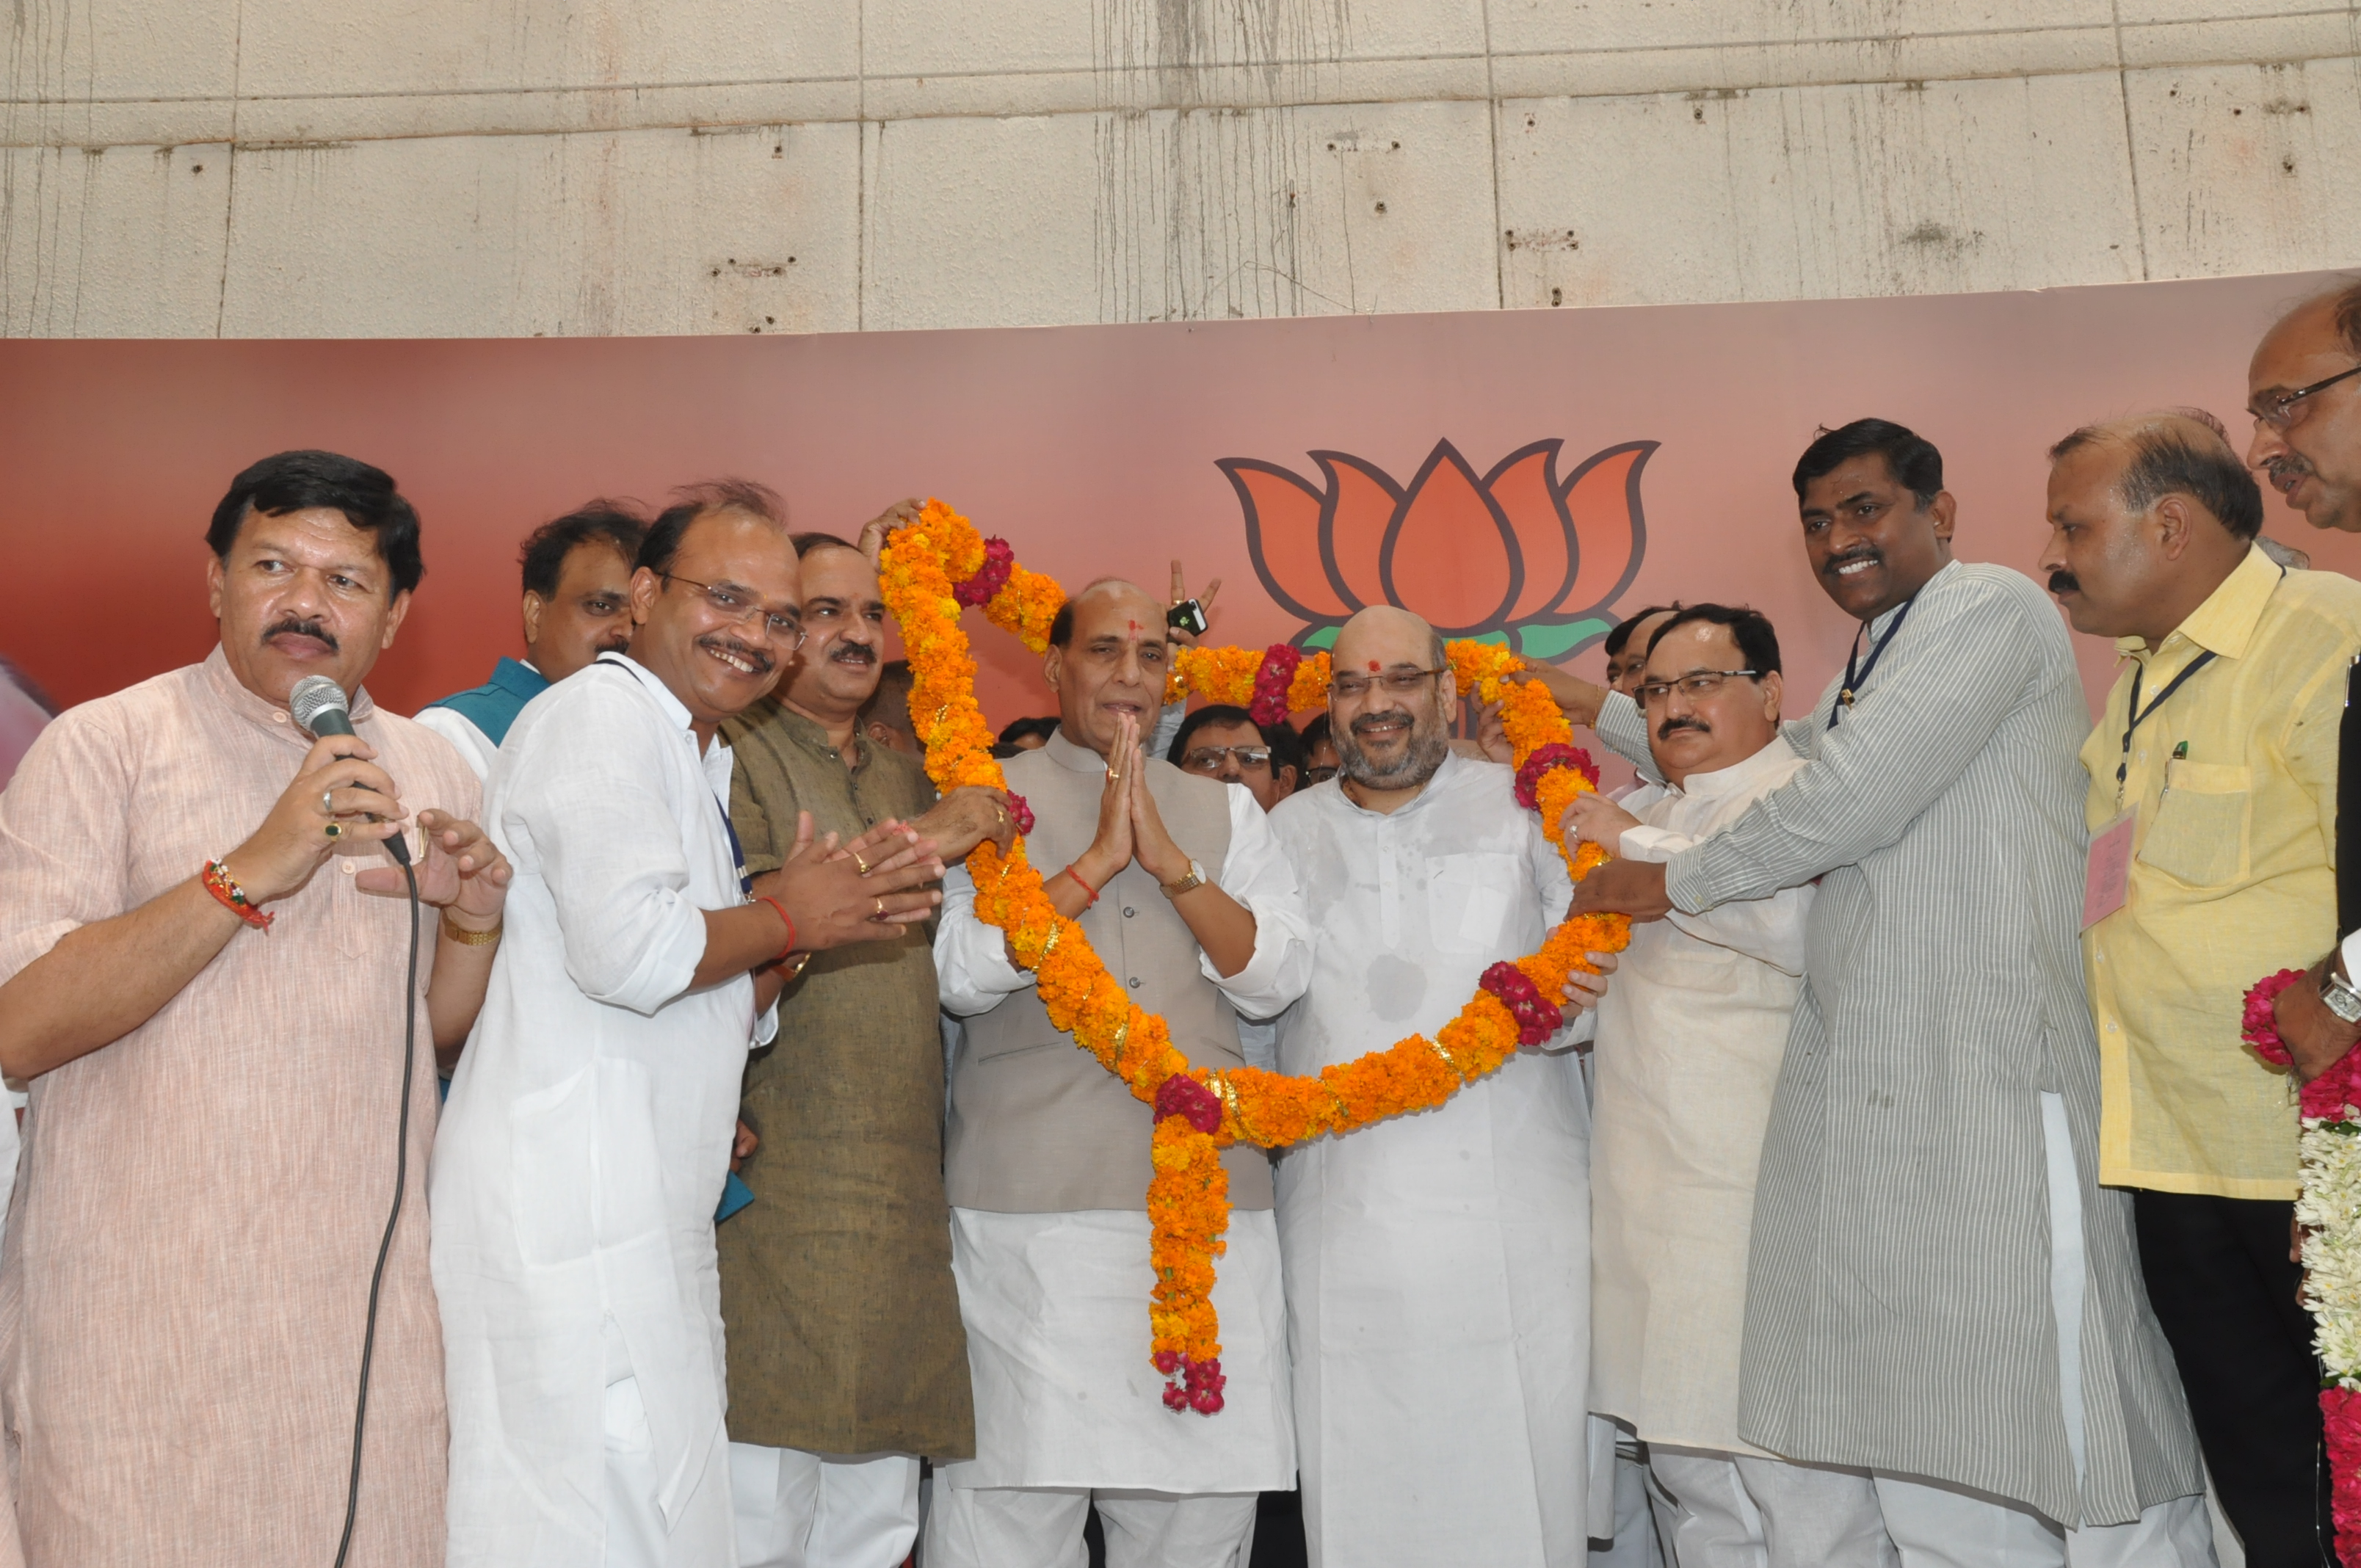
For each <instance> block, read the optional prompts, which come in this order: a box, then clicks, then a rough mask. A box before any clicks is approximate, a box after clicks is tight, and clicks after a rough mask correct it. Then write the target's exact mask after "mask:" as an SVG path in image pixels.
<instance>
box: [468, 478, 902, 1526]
mask: <svg viewBox="0 0 2361 1568" xmlns="http://www.w3.org/2000/svg"><path fill="white" fill-rule="evenodd" d="M801 598H802V585H801V581H800V578H799V576H798V574H797V572H796V554H795V550H794V548H793V546H792V545H791V544H790V543H789V542H788V538H787V533H786V529H785V525H784V524H783V523H782V522H781V521H779V504H778V500H777V498H775V497H774V496H773V495H772V494H771V493H770V492H769V491H768V490H765V489H763V488H762V487H760V486H757V485H752V484H748V483H746V482H744V481H742V480H728V481H722V482H719V483H716V484H710V485H703V486H697V487H694V488H690V489H688V490H685V491H683V492H682V494H681V499H680V500H679V502H678V504H676V505H675V506H673V507H671V508H669V509H668V510H665V511H664V513H663V515H661V516H660V517H658V518H657V519H656V521H655V522H654V523H653V525H652V526H651V527H650V529H649V531H648V535H647V538H646V540H645V541H644V542H643V543H642V546H641V549H640V554H639V560H638V564H637V566H636V568H635V570H634V571H633V572H632V574H631V620H632V623H633V626H634V630H633V633H632V637H631V651H630V652H629V653H628V654H623V653H613V652H609V653H606V654H602V655H601V656H600V657H599V658H598V661H597V662H596V663H592V664H591V665H590V666H589V667H588V668H587V669H584V670H582V671H580V672H578V673H577V674H575V675H574V676H572V677H571V678H569V679H567V680H565V681H562V682H560V683H558V684H557V685H554V686H552V687H551V688H550V689H549V690H547V691H545V692H544V693H542V694H541V695H540V696H537V697H535V698H533V701H531V702H530V703H528V704H526V705H525V708H524V711H523V712H522V714H520V715H519V716H518V718H517V720H516V723H515V725H514V726H513V727H512V728H511V729H510V731H509V735H508V739H507V740H505V741H504V742H503V743H502V745H501V748H500V756H499V759H498V760H497V761H496V762H494V763H493V765H492V775H491V780H490V784H489V789H488V791H487V795H486V808H485V816H486V819H487V822H488V825H489V830H490V832H491V835H492V839H493V841H494V842H495V843H496V844H497V845H499V846H500V849H501V850H502V851H503V852H504V853H505V854H506V855H507V856H508V857H509V860H510V861H511V864H513V865H514V867H515V868H516V875H515V882H514V883H513V885H512V887H511V892H510V895H509V900H508V904H507V910H506V918H507V924H508V933H507V938H506V940H505V941H503V942H502V943H501V945H500V953H499V957H498V959H496V960H495V962H494V964H493V967H492V974H491V982H490V987H489V993H488V994H487V996H486V998H485V1002H484V1007H483V1012H482V1013H481V1014H480V1015H479V1017H478V1021H477V1025H476V1029H475V1032H474V1034H473V1035H472V1036H470V1038H469V1041H468V1047H467V1052H466V1054H465V1055H464V1056H463V1057H462V1058H460V1063H459V1069H458V1072H457V1073H456V1076H455V1078H454V1079H453V1080H452V1085H451V1098H450V1102H449V1103H448V1105H447V1107H446V1108H445V1112H444V1113H443V1122H442V1127H441V1131H440V1134H439V1135H438V1137H437V1140H436V1143H435V1149H434V1169H433V1173H432V1177H431V1181H430V1187H431V1199H432V1201H431V1205H430V1208H431V1213H432V1216H433V1218H432V1233H433V1263H434V1288H435V1295H436V1298H437V1299H438V1301H439V1302H440V1305H441V1308H442V1318H443V1347H444V1356H445V1385H446V1387H447V1390H448V1396H449V1404H450V1517H449V1542H448V1556H447V1561H448V1563H450V1564H451V1565H452V1568H517V1565H519V1564H533V1565H534V1568H737V1564H738V1552H737V1545H736V1541H735V1539H734V1531H733V1529H732V1520H731V1512H730V1464H729V1458H728V1438H727V1434H726V1432H725V1431H724V1429H723V1420H722V1411H723V1407H724V1403H725V1398H726V1393H725V1388H724V1383H723V1354H722V1352H723V1345H722V1324H721V1316H720V1310H719V1288H718V1280H717V1277H716V1273H717V1271H716V1266H715V1261H714V1219H713V1216H714V1210H715V1207H716V1205H717V1203H718V1201H719V1199H720V1196H721V1190H722V1184H723V1180H724V1179H725V1177H726V1176H727V1174H728V1171H729V1166H730V1154H731V1146H732V1141H733V1140H732V1135H733V1133H734V1130H735V1127H736V1123H737V1112H738V1105H739V1091H740V1080H741V1076H742V1074H743V1072H744V1069H745V1066H746V1055H747V1049H748V1047H749V1045H750V1044H761V1043H763V1042H764V1041H767V1040H769V1039H770V1038H771V1037H772V1036H773V1033H774V1029H775V1027H776V1024H775V1019H774V1014H773V1003H774V1001H775V999H776V998H777V996H778V993H779V991H780V988H781V986H782V985H783V984H784V983H785V981H786V980H788V979H789V978H791V977H792V975H793V974H794V973H796V972H797V971H799V970H800V968H801V966H802V964H803V963H804V962H805V961H807V959H808V956H809V955H811V954H813V953H815V952H818V951H822V950H825V949H829V948H838V947H842V946H846V945H848V944H851V943H858V942H868V941H874V940H879V939H884V938H893V937H896V936H899V935H900V934H901V932H902V929H903V927H906V926H908V925H912V924H916V923H917V922H919V921H921V920H923V919H925V918H926V916H927V915H928V911H929V910H931V909H932V908H933V906H934V905H935V903H936V902H937V896H938V895H936V894H932V893H929V892H926V891H923V889H922V884H924V883H927V882H928V881H930V880H932V879H933V878H934V877H936V876H938V875H939V874H940V872H941V865H940V862H939V861H937V860H935V859H934V858H933V856H932V846H930V845H928V844H927V843H926V842H925V841H924V840H922V839H919V838H918V837H917V834H915V833H913V832H911V831H910V830H909V829H908V828H906V827H904V826H903V825H902V824H901V823H900V822H899V821H896V820H891V819H888V820H885V821H881V822H879V823H878V824H877V825H876V826H875V827H874V828H871V829H870V830H869V831H867V832H864V833H862V834H861V835H860V836H859V837H857V838H855V839H852V840H851V842H850V843H848V844H845V845H843V846H841V847H839V846H838V844H837V841H836V839H835V837H834V836H833V835H829V836H828V837H826V838H822V839H817V840H815V839H813V838H812V834H811V829H810V825H809V822H808V821H807V820H799V821H798V823H797V827H796V833H795V835H794V839H793V842H792V846H791V848H790V849H789V850H787V852H786V853H785V856H784V861H785V863H784V864H782V865H781V866H780V867H779V869H778V870H776V871H773V872H766V873H765V874H763V876H761V877H759V878H750V877H748V876H747V875H746V873H745V872H744V870H743V869H742V860H741V854H740V852H739V850H738V846H737V844H736V843H735V841H734V840H735V835H734V833H733V832H732V830H731V828H730V818H729V815H728V810H727V807H726V806H725V805H724V802H725V801H726V800H727V799H728V797H729V794H730V762H731V758H730V748H729V747H728V746H727V745H725V744H722V743H721V741H720V740H719V729H720V727H721V725H722V723H723V722H724V721H725V720H727V719H729V718H731V717H733V716H734V715H736V714H738V713H741V712H742V711H743V710H744V709H745V708H746V707H749V706H750V705H752V703H753V702H754V701H755V700H756V699H758V698H760V697H761V696H763V695H764V694H765V693H767V692H768V691H769V690H770V689H771V687H772V686H773V685H774V684H775V683H776V682H777V681H778V680H779V678H780V676H781V674H783V673H784V672H785V670H786V669H787V668H788V667H789V665H790V664H791V663H792V662H793V661H794V659H795V656H796V649H797V648H798V646H799V645H800V644H801V643H802V641H804V632H803V627H802V620H803V612H802V609H801Z"/></svg>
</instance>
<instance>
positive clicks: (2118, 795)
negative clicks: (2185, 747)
mask: <svg viewBox="0 0 2361 1568" xmlns="http://www.w3.org/2000/svg"><path fill="white" fill-rule="evenodd" d="M2209 663H2213V651H2212V650H2210V649H2209V650H2207V651H2206V652H2202V653H2200V654H2198V655H2197V657H2195V658H2194V659H2191V661H2189V663H2188V665H2187V666H2186V667H2185V668H2183V669H2182V670H2181V672H2180V674H2177V675H2175V676H2173V677H2172V679H2171V680H2170V681H2169V682H2167V683H2166V685H2165V688H2164V689H2163V690H2162V691H2160V692H2158V693H2157V694H2156V700H2155V701H2154V702H2152V703H2149V704H2148V705H2147V707H2145V708H2142V707H2140V705H2139V699H2140V683H2141V682H2142V681H2143V680H2144V679H2145V678H2146V676H2147V671H2146V670H2144V669H2136V670H2134V671H2133V672H2132V691H2131V700H2130V701H2128V702H2126V703H2125V705H2124V717H2125V719H2126V720H2127V721H2128V722H2126V723H2125V726H2124V746H2123V753H2124V755H2123V761H2122V762H2118V763H2116V764H2115V808H2116V816H2115V819H2114V821H2112V822H2110V823H2108V824H2107V825H2106V826H2105V827H2104V828H2100V829H2099V830H2098V832H2097V833H2096V834H2094V835H2092V839H2091V854H2090V858H2089V860H2088V861H2085V862H2084V865H2083V869H2082V929H2083V930H2085V931H2087V930H2089V929H2090V928H2091V927H2093V926H2096V925H2097V924H2098V923H2099V922H2100V921H2102V920H2104V919H2105V918H2106V917H2107V916H2110V915H2113V914H2114V912H2115V911H2116V910H2118V909H2121V908H2122V907H2123V906H2124V905H2125V903H2126V902H2127V901H2129V899H2130V897H2131V880H2132V829H2133V828H2134V827H2135V826H2136V824H2137V822H2138V820H2139V802H2137V801H2134V802H2132V803H2131V805H2129V806H2125V804H2124V785H2125V783H2126V781H2128V780H2129V779H2130V777H2131V766H2132V732H2133V731H2134V730H2136V729H2138V728H2139V727H2140V726H2141V725H2142V724H2143V723H2145V722H2146V721H2147V718H2148V716H2149V715H2150V714H2152V713H2154V712H2155V711H2156V710H2157V709H2158V708H2159V707H2163V706H2164V705H2165V702H2166V701H2167V699H2169V697H2170V696H2172V694H2173V693H2175V692H2177V691H2179V690H2180V687H2181V685H2182V683H2184V682H2186V681H2187V680H2188V679H2189V677H2190V676H2191V675H2193V674H2196V673H2197V672H2198V671H2200V670H2202V669H2203V668H2204V667H2205V666H2206V665H2207V664H2209Z"/></svg>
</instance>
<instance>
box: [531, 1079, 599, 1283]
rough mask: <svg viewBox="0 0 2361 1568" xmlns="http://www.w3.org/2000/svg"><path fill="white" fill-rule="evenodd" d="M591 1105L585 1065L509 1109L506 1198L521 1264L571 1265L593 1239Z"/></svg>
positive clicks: (594, 1123)
mask: <svg viewBox="0 0 2361 1568" xmlns="http://www.w3.org/2000/svg"><path fill="white" fill-rule="evenodd" d="M597 1146H598V1083H597V1080H596V1077H595V1075H594V1073H593V1072H592V1069H589V1068H587V1067H586V1068H584V1069H582V1070H581V1071H580V1072H577V1073H576V1074H575V1075H574V1076H573V1077H571V1078H568V1079H566V1080H564V1081H563V1082H560V1083H554V1084H552V1085H550V1086H549V1087H548V1088H547V1089H544V1090H539V1091H535V1092H533V1093H532V1094H528V1095H526V1096H525V1097H524V1098H522V1099H521V1100H519V1101H518V1102H516V1103H515V1104H513V1105H511V1106H510V1107H509V1160H510V1165H509V1192H510V1198H511V1201H512V1202H513V1203H514V1204H515V1207H516V1225H517V1249H518V1251H519V1252H520V1253H521V1254H522V1255H523V1258H524V1261H525V1262H526V1263H528V1264H534V1265H540V1266H547V1265H550V1264H559V1263H574V1262H577V1261H579V1260H581V1259H583V1258H586V1257H588V1256H589V1255H590V1249H591V1247H592V1246H593V1245H595V1243H596V1241H597V1236H598V1225H597V1213H596V1210H595V1207H594V1202H593V1196H592V1195H593V1193H594V1192H595V1191H596V1190H597V1188H596V1184H595V1182H594V1180H593V1179H592V1173H593V1171H594V1170H595V1169H596V1168H597V1166H596V1160H597V1158H598V1155H597Z"/></svg>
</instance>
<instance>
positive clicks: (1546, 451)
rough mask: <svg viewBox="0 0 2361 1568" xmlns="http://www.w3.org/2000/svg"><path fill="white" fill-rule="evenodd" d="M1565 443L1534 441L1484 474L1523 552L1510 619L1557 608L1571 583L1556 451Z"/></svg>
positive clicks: (1570, 547)
mask: <svg viewBox="0 0 2361 1568" xmlns="http://www.w3.org/2000/svg"><path fill="white" fill-rule="evenodd" d="M1563 444H1564V443H1562V442H1560V441H1557V440H1555V439H1554V438H1553V439H1551V440H1548V441H1536V442H1534V443H1533V444H1532V445H1530V446H1525V447H1521V448H1519V449H1518V450H1517V451H1515V452H1512V453H1510V454H1509V455H1508V456H1506V457H1503V458H1502V459H1500V461H1499V463H1498V464H1497V465H1495V466H1494V467H1493V469H1492V471H1491V472H1490V473H1489V474H1487V475H1485V476H1484V488H1485V491H1486V493H1488V495H1490V496H1491V498H1492V503H1493V504H1494V505H1495V506H1497V507H1499V509H1500V511H1501V513H1502V514H1503V515H1504V516H1506V517H1507V518H1508V520H1509V526H1510V528H1511V529H1512V530H1514V531H1515V532H1516V535H1517V547H1518V549H1519V550H1520V551H1521V552H1522V555H1523V563H1522V564H1523V571H1522V574H1521V580H1520V582H1519V583H1518V586H1517V598H1516V602H1515V603H1514V604H1512V605H1510V607H1509V619H1510V620H1511V621H1521V620H1530V619H1532V617H1534V616H1537V615H1543V614H1546V613H1548V612H1549V611H1551V610H1554V609H1556V608H1557V604H1558V601H1559V600H1560V599H1562V598H1565V594H1566V590H1567V589H1568V588H1570V587H1573V586H1574V566H1575V542H1574V521H1573V520H1572V519H1571V518H1569V517H1567V516H1566V515H1565V510H1564V509H1563V508H1562V507H1561V506H1560V504H1559V501H1558V493H1557V455H1558V449H1559V447H1560V446H1562V445H1563Z"/></svg>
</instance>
